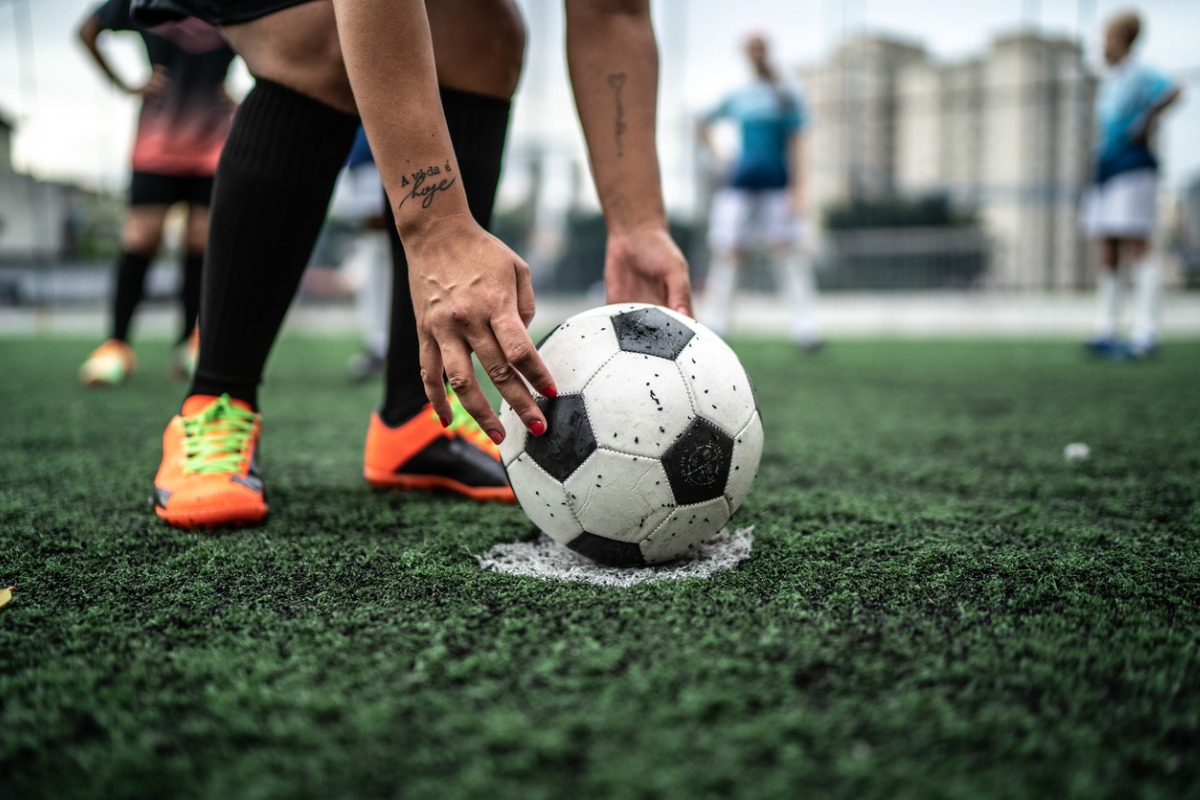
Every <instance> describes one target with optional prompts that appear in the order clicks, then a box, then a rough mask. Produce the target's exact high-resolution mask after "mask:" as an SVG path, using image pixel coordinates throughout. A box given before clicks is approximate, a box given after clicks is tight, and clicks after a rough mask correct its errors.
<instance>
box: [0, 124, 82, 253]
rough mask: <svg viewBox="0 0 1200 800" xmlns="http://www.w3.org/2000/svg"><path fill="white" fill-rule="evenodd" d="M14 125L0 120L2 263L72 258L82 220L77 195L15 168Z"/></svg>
mask: <svg viewBox="0 0 1200 800" xmlns="http://www.w3.org/2000/svg"><path fill="white" fill-rule="evenodd" d="M12 134H13V125H12V123H11V122H9V121H8V120H7V119H5V118H4V117H3V116H0V264H3V263H8V264H14V263H16V264H37V263H45V262H49V261H57V260H60V259H62V258H64V257H67V256H70V255H71V254H72V249H73V247H74V245H75V243H76V240H77V234H78V231H77V230H76V229H77V228H78V224H77V223H79V221H80V214H81V213H82V212H81V209H80V202H81V198H80V196H79V191H78V190H77V189H76V188H75V187H72V186H67V185H64V184H60V183H49V182H46V181H39V180H37V179H36V178H34V177H33V176H31V175H24V174H22V173H20V172H17V171H16V170H15V169H14V168H13V163H12Z"/></svg>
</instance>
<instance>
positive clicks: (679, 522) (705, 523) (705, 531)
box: [642, 497, 731, 563]
mask: <svg viewBox="0 0 1200 800" xmlns="http://www.w3.org/2000/svg"><path fill="white" fill-rule="evenodd" d="M730 513H731V512H730V510H729V504H728V503H726V502H725V498H724V497H718V498H717V499H715V500H708V501H706V502H704V503H697V504H696V505H691V506H684V507H682V508H677V509H675V510H674V511H673V512H671V516H669V517H667V520H666V522H664V523H663V524H662V525H659V526H658V527H657V528H655V529H654V531H653V532H652V533H651V534H650V535H649V536H647V537H646V538H645V539H644V540H642V555H643V556H644V557H645V559H646V561H647V562H650V563H655V562H658V561H670V560H671V559H673V558H679V557H680V556H683V555H687V553H688V552H690V551H691V550H693V549H695V547H696V545H697V544H699V543H700V542H703V541H704V540H705V539H708V538H709V537H711V536H714V535H715V534H716V533H718V532H719V531H720V530H721V528H723V527H725V523H726V522H728V521H729V516H730Z"/></svg>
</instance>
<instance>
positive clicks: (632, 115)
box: [566, 0, 692, 316]
mask: <svg viewBox="0 0 1200 800" xmlns="http://www.w3.org/2000/svg"><path fill="white" fill-rule="evenodd" d="M566 19H567V64H568V67H569V70H570V74H571V87H572V89H573V91H574V93H575V104H576V107H577V108H578V110H579V120H580V123H581V124H582V126H583V133H584V138H585V139H586V141H587V146H588V155H589V159H590V161H591V167H592V175H593V177H594V179H595V182H596V192H597V194H598V195H599V197H600V205H601V207H602V208H603V210H604V219H605V224H606V227H607V230H608V246H607V248H606V252H605V261H604V284H605V293H606V296H607V299H608V302H610V303H616V302H630V301H636V302H646V303H655V304H658V305H664V306H667V307H669V308H671V309H674V310H676V311H679V312H681V313H683V314H687V315H689V316H690V315H691V314H692V298H691V284H690V282H689V279H688V272H687V262H686V261H685V260H684V258H683V254H682V253H681V252H680V251H679V248H678V246H676V244H675V242H674V241H673V240H672V239H671V235H670V233H669V231H668V228H667V214H666V208H665V204H664V203H663V195H662V177H661V174H660V170H659V163H658V151H657V147H656V143H655V130H656V124H657V109H656V103H657V99H658V45H657V43H656V42H655V39H654V30H653V27H652V25H651V21H650V5H649V1H648V0H566Z"/></svg>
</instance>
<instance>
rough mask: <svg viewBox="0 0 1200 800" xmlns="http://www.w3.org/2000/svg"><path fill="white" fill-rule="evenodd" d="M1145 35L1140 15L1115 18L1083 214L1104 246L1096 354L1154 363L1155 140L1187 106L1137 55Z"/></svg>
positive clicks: (1092, 343)
mask: <svg viewBox="0 0 1200 800" xmlns="http://www.w3.org/2000/svg"><path fill="white" fill-rule="evenodd" d="M1141 28H1142V24H1141V20H1140V19H1139V17H1138V15H1137V14H1135V13H1133V12H1125V13H1122V14H1119V15H1117V16H1115V17H1114V18H1113V19H1112V20H1111V21H1110V22H1109V24H1108V27H1107V29H1106V31H1105V37H1104V59H1105V61H1106V62H1107V64H1108V66H1109V71H1108V74H1106V75H1105V76H1104V80H1103V81H1102V83H1101V84H1100V90H1099V95H1098V97H1097V99H1096V126H1097V131H1096V135H1097V141H1096V147H1095V153H1094V159H1093V173H1092V184H1091V186H1089V187H1088V191H1087V194H1086V197H1085V198H1084V207H1083V226H1084V230H1085V231H1086V232H1087V234H1088V236H1089V237H1091V238H1093V239H1095V240H1096V241H1097V242H1098V244H1099V251H1100V252H1099V256H1100V264H1101V266H1100V274H1099V275H1098V276H1097V278H1096V293H1097V305H1098V308H1097V317H1096V326H1095V330H1094V332H1093V338H1092V339H1091V340H1089V341H1088V343H1087V345H1086V347H1087V350H1088V352H1090V353H1092V354H1094V355H1098V356H1106V357H1109V358H1114V359H1118V360H1120V359H1126V358H1135V359H1141V358H1147V357H1149V356H1152V355H1154V354H1155V353H1157V352H1158V348H1159V337H1158V303H1159V294H1160V292H1161V284H1162V277H1161V274H1160V271H1159V265H1158V262H1157V260H1156V259H1155V258H1154V256H1153V255H1152V254H1151V252H1150V238H1151V235H1152V234H1153V232H1154V221H1155V198H1156V195H1157V192H1158V158H1157V156H1156V155H1155V153H1154V148H1153V135H1154V131H1155V128H1156V126H1157V124H1158V121H1159V119H1160V117H1161V116H1162V113H1163V112H1164V111H1166V110H1167V109H1168V108H1169V107H1170V106H1171V105H1172V104H1174V103H1175V102H1176V101H1177V100H1178V99H1179V94H1180V89H1179V86H1178V84H1176V83H1175V82H1174V81H1173V80H1172V79H1171V78H1170V77H1169V76H1167V75H1165V74H1164V73H1162V72H1160V71H1159V70H1157V69H1154V68H1153V67H1151V66H1148V65H1147V64H1144V63H1142V62H1141V61H1140V60H1139V59H1138V58H1137V57H1136V56H1135V55H1134V53H1133V44H1134V42H1135V41H1137V38H1138V34H1139V33H1140V31H1141ZM1122 267H1127V268H1128V269H1129V272H1130V277H1131V278H1132V281H1133V286H1134V294H1135V297H1134V320H1133V328H1132V331H1131V333H1130V339H1129V342H1128V343H1127V344H1126V343H1125V342H1123V341H1122V340H1121V339H1119V338H1118V337H1119V335H1120V327H1119V325H1120V318H1121V305H1122V303H1121V300H1122V298H1121V295H1122V276H1121V268H1122Z"/></svg>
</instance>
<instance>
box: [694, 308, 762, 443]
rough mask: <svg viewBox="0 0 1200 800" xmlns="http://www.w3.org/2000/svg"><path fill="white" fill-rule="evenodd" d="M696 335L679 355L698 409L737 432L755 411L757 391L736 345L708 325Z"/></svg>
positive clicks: (714, 422)
mask: <svg viewBox="0 0 1200 800" xmlns="http://www.w3.org/2000/svg"><path fill="white" fill-rule="evenodd" d="M696 329H697V330H696V335H695V336H693V337H692V340H691V341H690V342H688V343H687V346H686V347H684V348H683V352H682V353H680V354H679V358H678V359H676V360H677V361H678V362H679V367H680V369H682V370H683V373H684V375H685V376H686V377H687V378H688V380H689V381H690V382H691V386H692V392H693V394H694V395H695V400H696V413H697V414H699V415H700V416H702V417H704V418H705V419H707V420H708V421H709V422H712V423H713V424H714V425H716V426H717V427H719V428H721V429H722V430H723V431H725V432H726V433H728V434H729V435H730V436H733V435H734V434H735V433H737V432H738V431H740V430H742V429H743V428H744V427H746V424H747V423H748V422H749V421H750V415H752V414H753V413H754V409H755V405H754V391H753V389H751V388H750V379H749V378H748V377H747V376H746V371H745V369H744V368H743V367H742V362H741V361H740V360H738V357H737V354H736V353H734V352H733V349H732V348H730V347H729V345H727V344H725V342H723V341H721V339H720V338H719V337H718V336H717V335H716V334H715V333H712V332H711V331H709V330H708V329H707V328H702V327H700V326H699V325H697V326H696Z"/></svg>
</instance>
